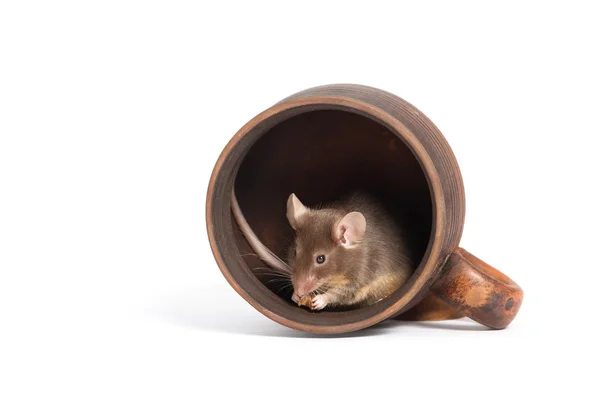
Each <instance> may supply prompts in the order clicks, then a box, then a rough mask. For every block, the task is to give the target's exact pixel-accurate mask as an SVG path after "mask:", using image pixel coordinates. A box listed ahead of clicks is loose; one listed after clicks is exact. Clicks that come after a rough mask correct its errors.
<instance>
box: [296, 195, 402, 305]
mask: <svg viewBox="0 0 600 400" xmlns="http://www.w3.org/2000/svg"><path fill="white" fill-rule="evenodd" d="M353 211H358V212H360V213H362V214H363V215H364V217H365V219H366V221H367V226H366V231H365V235H364V237H363V238H362V240H361V241H360V242H359V243H357V244H356V245H355V246H353V247H351V248H345V247H344V246H342V245H341V244H340V243H339V240H338V238H337V237H336V234H335V228H336V227H337V224H338V222H339V221H340V220H341V219H342V218H343V217H344V216H345V215H346V214H348V213H350V212H353ZM293 222H294V225H295V231H296V239H295V245H294V246H292V248H291V249H290V252H289V260H288V263H289V265H290V266H292V271H293V274H292V282H293V283H294V287H296V284H297V282H299V281H302V280H305V279H306V278H307V277H308V276H313V277H314V279H315V281H316V282H317V285H318V287H319V290H318V291H320V292H321V293H323V292H325V293H331V294H334V295H335V300H334V301H333V302H332V303H330V305H336V304H337V305H367V304H373V303H375V302H377V301H379V300H381V299H383V298H385V297H387V296H389V295H390V294H392V293H393V292H394V291H396V290H397V289H398V288H399V287H400V286H401V285H403V284H404V283H405V282H406V281H407V280H408V278H409V277H410V275H411V274H412V272H413V270H414V266H413V261H412V260H411V256H410V254H409V253H408V247H407V245H406V241H405V238H404V236H403V230H402V229H401V227H400V226H399V225H398V224H397V222H395V221H394V219H393V218H392V217H391V216H390V215H389V214H388V213H387V212H386V210H385V209H384V208H383V207H382V206H381V205H380V204H379V203H378V202H377V201H376V200H375V199H374V198H372V197H370V196H368V195H366V194H364V193H355V194H352V195H351V196H349V197H348V198H346V199H344V200H341V201H339V202H337V203H334V204H331V205H329V206H328V207H325V208H309V209H308V210H307V212H306V213H305V214H303V215H302V216H301V217H300V218H298V219H297V220H295V221H293ZM294 249H295V251H294ZM321 254H322V255H325V257H326V260H325V262H324V263H323V264H320V265H319V264H317V262H316V258H317V256H318V255H321Z"/></svg>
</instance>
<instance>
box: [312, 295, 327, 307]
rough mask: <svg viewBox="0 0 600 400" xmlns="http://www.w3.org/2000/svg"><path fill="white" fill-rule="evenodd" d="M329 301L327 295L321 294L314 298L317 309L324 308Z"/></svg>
mask: <svg viewBox="0 0 600 400" xmlns="http://www.w3.org/2000/svg"><path fill="white" fill-rule="evenodd" d="M327 303H328V299H327V296H325V295H324V294H319V295H317V296H315V297H313V299H312V305H313V308H314V309H315V310H322V309H324V308H325V306H326V305H327Z"/></svg>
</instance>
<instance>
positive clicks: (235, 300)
mask: <svg viewBox="0 0 600 400" xmlns="http://www.w3.org/2000/svg"><path fill="white" fill-rule="evenodd" d="M147 314H149V315H150V316H151V317H153V318H158V319H160V320H162V321H165V322H168V323H171V324H174V325H178V326H185V327H188V328H193V329H201V330H205V331H213V332H226V333H232V334H241V335H253V336H267V337H288V338H310V339H336V338H354V337H365V336H367V337H368V336H377V335H389V334H400V335H402V334H403V333H409V332H410V333H411V334H413V335H414V334H415V333H418V331H421V333H423V334H425V331H424V330H428V331H429V330H452V331H485V330H489V329H488V328H486V327H484V326H482V325H479V324H477V323H475V322H473V321H471V320H469V319H466V318H464V319H460V320H452V321H432V322H413V321H398V320H388V321H384V322H382V323H380V324H377V325H375V326H372V327H370V328H366V329H363V330H360V331H357V332H350V333H345V334H334V335H319V334H314V333H310V332H303V331H296V330H293V329H291V328H288V327H286V326H283V325H280V324H278V323H276V322H274V321H272V320H270V319H269V318H267V317H265V316H263V315H262V314H260V313H259V312H258V311H256V310H255V309H254V308H253V307H252V306H250V305H249V304H248V303H246V302H245V301H244V300H243V299H242V298H241V297H239V296H237V295H236V294H235V293H234V292H232V290H231V288H228V287H226V286H225V287H223V286H214V287H205V288H198V289H197V290H187V291H185V292H183V293H180V294H177V295H176V296H163V297H161V298H159V299H157V301H156V303H155V304H154V305H153V306H151V307H150V308H149V309H148V310H147ZM422 329H423V330H422Z"/></svg>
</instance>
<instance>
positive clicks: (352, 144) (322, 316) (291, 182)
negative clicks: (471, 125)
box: [208, 103, 439, 331]
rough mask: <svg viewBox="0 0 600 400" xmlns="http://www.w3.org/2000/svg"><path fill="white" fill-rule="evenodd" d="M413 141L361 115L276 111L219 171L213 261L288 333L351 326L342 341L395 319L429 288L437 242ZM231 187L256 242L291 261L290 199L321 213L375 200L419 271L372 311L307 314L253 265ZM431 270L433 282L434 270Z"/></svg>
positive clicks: (325, 107) (306, 108) (253, 125)
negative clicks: (356, 200) (403, 236)
mask: <svg viewBox="0 0 600 400" xmlns="http://www.w3.org/2000/svg"><path fill="white" fill-rule="evenodd" d="M404 129H405V128H404ZM409 134H410V133H409V132H406V131H405V132H399V131H398V126H396V127H393V126H391V125H390V124H388V123H386V122H385V121H383V120H381V119H379V118H377V116H375V115H373V113H371V112H367V111H365V110H362V109H360V107H358V108H355V107H351V106H347V105H340V104H325V103H317V104H302V105H295V106H294V105H291V104H284V105H278V106H274V107H272V108H271V109H270V110H267V111H265V112H264V113H262V114H261V115H259V116H257V117H256V118H255V119H253V120H252V121H250V122H249V123H248V124H247V125H246V126H245V127H244V128H242V129H241V130H240V132H238V135H236V137H235V138H234V139H232V142H230V144H229V145H228V147H227V148H226V150H225V151H224V154H226V156H225V157H222V158H221V160H220V162H219V163H217V166H216V167H215V171H217V173H216V174H215V176H214V177H213V184H214V187H213V188H212V191H211V192H209V193H212V199H209V202H210V203H211V204H210V205H209V208H208V211H209V214H210V215H209V219H210V222H211V226H209V231H211V233H212V241H213V251H214V252H215V255H216V256H217V258H220V259H221V262H220V267H221V269H222V270H223V272H224V274H225V276H226V277H227V278H228V280H229V282H230V283H231V284H232V286H233V287H234V288H235V289H236V290H237V291H238V293H240V294H241V295H242V296H243V297H244V298H246V300H248V301H249V302H251V303H252V304H253V306H255V307H256V308H257V309H258V310H259V311H261V312H262V313H264V314H265V315H267V316H269V317H271V318H273V319H275V320H277V321H278V322H281V323H284V324H286V325H288V326H292V327H297V328H302V329H310V327H319V326H328V327H331V326H345V328H344V329H343V330H344V331H347V330H349V329H348V328H347V327H348V326H351V325H352V324H357V323H358V324H360V323H363V322H364V321H366V320H371V321H374V322H377V321H376V320H377V319H378V320H381V319H384V318H385V317H389V316H390V315H386V314H387V313H389V311H388V309H390V307H392V306H393V305H395V304H396V303H398V301H399V300H400V299H402V297H403V296H404V295H405V294H407V292H409V291H410V292H411V294H410V296H407V297H411V298H412V297H415V295H416V294H417V293H420V291H419V289H420V288H422V286H424V283H425V281H426V280H427V279H420V284H419V288H415V287H413V286H414V284H415V282H416V281H417V280H419V279H418V278H419V275H420V274H422V273H423V272H424V267H425V264H426V263H427V261H428V259H429V258H430V257H429V255H430V253H431V251H432V246H433V245H434V242H435V237H436V235H435V230H436V221H435V218H436V207H435V204H434V202H433V201H432V199H433V198H434V196H433V192H432V185H431V183H430V181H431V173H429V174H428V173H426V171H425V168H424V167H423V163H422V160H421V159H420V158H419V157H417V155H416V154H417V153H416V152H415V151H414V149H413V146H411V145H410V144H409V143H408V141H407V140H406V137H405V135H409ZM233 185H235V190H236V194H237V198H238V201H239V204H240V207H241V209H242V211H243V213H244V216H245V217H246V219H247V221H248V223H249V224H250V226H251V227H252V229H253V230H254V232H255V233H256V235H257V236H258V237H259V238H260V240H261V241H262V242H263V243H264V244H265V245H266V246H267V247H269V248H270V249H271V251H273V252H274V253H276V254H277V255H278V256H279V257H280V258H282V259H284V260H285V259H286V251H287V247H288V246H289V245H290V244H291V243H292V242H291V241H292V240H293V235H294V233H293V230H292V229H291V227H290V226H289V224H288V222H287V219H286V212H285V208H286V201H287V198H288V196H289V195H290V193H292V192H293V193H296V195H297V196H298V197H299V198H300V199H301V200H302V201H303V202H304V203H305V204H306V205H308V206H313V205H317V204H319V203H324V202H325V203H326V202H329V201H331V200H335V199H337V198H339V196H340V195H343V194H345V193H348V192H349V191H351V190H363V191H367V192H369V193H370V194H372V195H374V196H376V197H377V198H378V199H379V200H380V201H382V202H383V203H384V204H385V205H386V206H387V207H388V209H389V210H390V211H391V212H393V214H394V217H395V218H402V219H403V221H404V223H405V226H406V229H407V230H408V231H409V232H408V237H409V238H410V250H411V251H412V253H413V254H414V256H415V259H416V260H421V262H420V264H419V267H418V268H417V270H416V271H415V273H414V274H413V276H412V277H411V279H410V280H409V282H408V283H407V284H406V285H404V286H403V287H402V288H400V289H399V290H398V291H397V292H396V293H394V294H393V295H391V296H389V297H388V298H386V299H383V300H381V301H379V302H378V303H376V304H374V305H372V306H368V307H361V308H358V309H353V310H345V311H321V312H311V311H310V310H308V309H305V308H300V307H298V306H297V305H296V304H294V303H293V302H291V300H290V297H291V290H288V289H286V288H283V287H282V285H281V283H282V282H279V281H276V280H273V277H272V276H268V275H265V274H261V273H260V271H264V269H262V268H265V264H264V263H263V262H262V261H261V260H260V259H258V257H256V256H254V255H252V253H253V251H252V250H251V248H250V246H249V245H248V244H247V242H246V240H245V238H244V237H243V235H242V234H241V231H240V230H239V228H238V227H237V224H236V223H235V220H234V218H233V215H232V214H231V210H230V205H231V189H232V187H233ZM438 236H439V235H438ZM436 253H437V252H436ZM427 264H428V268H427V277H425V278H429V276H431V274H432V272H433V270H434V269H435V266H433V265H429V264H431V263H427ZM421 278H424V277H421ZM410 300H411V299H410V298H408V299H406V301H405V302H403V304H402V305H401V306H406V305H407V304H408V303H409V302H410ZM396 305H397V304H396ZM384 314H385V315H384ZM317 331H318V329H317Z"/></svg>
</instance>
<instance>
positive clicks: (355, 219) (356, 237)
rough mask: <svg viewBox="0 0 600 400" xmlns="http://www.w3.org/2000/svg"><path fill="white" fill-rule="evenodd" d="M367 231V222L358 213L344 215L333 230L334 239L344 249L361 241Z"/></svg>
mask: <svg viewBox="0 0 600 400" xmlns="http://www.w3.org/2000/svg"><path fill="white" fill-rule="evenodd" d="M366 230H367V220H366V219H365V216H364V215H362V214H361V213H359V212H356V211H355V212H351V213H349V214H346V216H345V217H344V218H342V220H341V221H340V222H338V224H337V227H336V229H335V235H336V237H335V239H336V240H337V241H338V242H339V243H340V244H341V245H342V246H344V247H352V246H354V245H355V244H357V243H358V242H360V241H361V240H362V238H363V237H364V236H365V231H366Z"/></svg>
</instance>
